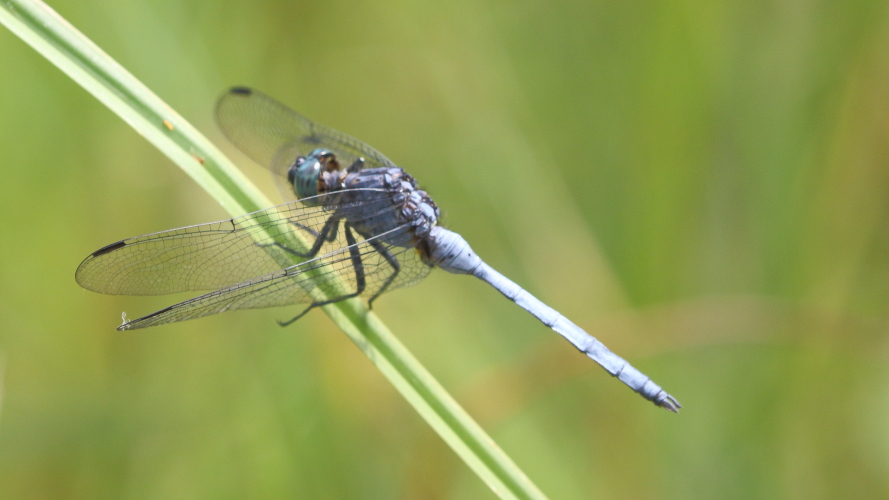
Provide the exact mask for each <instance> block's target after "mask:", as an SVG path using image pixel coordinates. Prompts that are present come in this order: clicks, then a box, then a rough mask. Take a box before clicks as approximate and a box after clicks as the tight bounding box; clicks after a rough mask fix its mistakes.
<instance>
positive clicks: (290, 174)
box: [287, 156, 306, 186]
mask: <svg viewBox="0 0 889 500" xmlns="http://www.w3.org/2000/svg"><path fill="white" fill-rule="evenodd" d="M305 161H306V158H305V157H304V156H299V157H297V158H296V161H295V162H293V165H290V168H289V169H287V182H289V183H290V185H291V186H292V185H293V181H294V180H296V172H297V171H298V170H299V166H300V165H302V164H303V162H305Z"/></svg>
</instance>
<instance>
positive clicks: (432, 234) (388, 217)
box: [75, 87, 682, 412]
mask: <svg viewBox="0 0 889 500" xmlns="http://www.w3.org/2000/svg"><path fill="white" fill-rule="evenodd" d="M215 114H216V121H217V123H218V124H219V126H220V128H221V129H222V131H223V134H224V135H225V136H226V138H227V139H228V140H229V141H230V142H232V143H233V144H234V145H235V146H236V147H237V148H238V149H240V150H241V151H242V152H243V153H245V154H246V155H247V156H248V157H250V158H251V159H252V160H254V161H255V162H257V163H258V164H260V165H262V166H264V167H266V168H267V169H269V170H270V171H271V172H272V173H273V174H274V177H275V180H276V184H277V186H278V189H279V190H280V191H281V194H282V195H283V196H284V198H285V200H287V202H286V203H284V204H282V205H279V206H276V207H272V208H268V209H265V210H260V211H257V212H253V213H249V214H246V215H243V216H240V217H236V218H233V219H228V220H224V221H219V222H211V223H207V224H199V225H195V226H188V227H182V228H178V229H170V230H167V231H161V232H158V233H153V234H147V235H144V236H137V237H134V238H129V239H125V240H121V241H118V242H116V243H112V244H110V245H107V246H104V247H102V248H100V249H99V250H96V251H95V252H93V253H92V254H90V255H89V256H88V257H87V258H86V259H84V261H83V262H82V263H81V264H80V266H79V267H78V269H77V272H76V275H75V277H76V280H77V282H78V283H79V284H80V286H82V287H84V288H86V289H88V290H92V291H96V292H100V293H106V294H117V295H161V294H169V293H175V292H185V291H192V292H207V293H204V294H203V295H199V296H197V297H194V298H192V299H189V300H186V301H184V302H180V303H178V304H175V305H172V306H169V307H167V308H164V309H161V310H159V311H156V312H153V313H151V314H148V315H146V316H143V317H140V318H138V319H134V320H131V321H127V320H126V319H125V320H124V323H123V324H122V325H121V326H119V327H118V330H133V329H137V328H146V327H150V326H157V325H163V324H167V323H172V322H176V321H185V320H190V319H195V318H200V317H204V316H208V315H212V314H217V313H222V312H226V311H233V310H238V309H253V308H266V307H280V306H290V305H295V304H307V306H306V307H305V308H304V309H303V310H302V311H301V312H300V313H299V314H298V315H296V316H294V317H293V318H291V319H289V320H287V321H279V322H278V323H279V324H281V325H282V326H286V325H289V324H291V323H293V322H295V321H297V320H298V319H299V318H301V317H302V316H304V315H305V314H306V313H308V312H309V311H310V310H312V309H314V308H317V307H321V306H325V305H328V304H333V303H335V302H339V301H342V300H347V299H351V298H354V297H362V298H365V299H367V300H368V305H369V306H372V305H373V302H374V301H375V300H376V299H377V298H379V297H380V295H382V294H383V293H385V292H388V291H391V290H395V289H397V288H401V287H406V286H410V285H414V284H416V283H417V282H419V281H420V280H422V279H423V278H424V277H425V276H426V275H427V274H429V272H430V271H431V270H432V269H433V268H435V267H438V268H440V269H443V270H445V271H448V272H451V273H455V274H469V275H472V276H475V277H476V278H479V279H481V280H483V281H485V282H487V283H488V284H490V285H491V286H493V287H494V288H495V289H496V290H497V291H499V292H500V293H502V294H503V295H504V296H506V297H507V298H508V299H510V300H511V301H513V302H515V303H516V304H517V305H518V306H519V307H521V308H523V309H525V310H526V311H528V312H529V313H531V314H532V315H533V316H534V317H536V318H537V319H538V320H540V321H541V322H542V323H543V324H544V325H546V326H548V327H549V328H551V329H553V330H555V331H556V332H557V333H559V334H560V335H562V336H563V337H564V338H565V339H567V340H568V341H569V342H570V343H571V344H572V345H574V346H575V347H576V348H577V349H578V350H580V351H581V352H582V353H583V354H585V355H587V356H588V357H590V358H591V359H593V360H594V361H595V362H596V363H598V364H599V365H601V366H602V367H603V368H604V369H605V370H606V371H607V372H608V373H610V374H611V375H612V376H614V377H617V378H618V379H619V380H620V381H622V382H623V383H624V384H626V385H627V386H629V387H630V388H631V389H632V390H634V391H635V392H637V393H638V394H640V395H641V396H642V397H644V398H645V399H647V400H649V401H651V402H653V403H654V404H655V405H657V406H659V407H662V408H665V409H667V410H670V411H673V412H678V410H679V408H681V407H682V405H680V404H679V402H678V401H677V400H676V399H675V398H674V397H673V396H671V395H669V394H668V393H667V392H665V391H664V390H663V389H662V388H661V387H660V386H659V385H657V384H655V383H654V382H653V381H652V380H651V379H650V378H649V377H647V376H646V375H644V374H643V373H642V372H640V371H639V370H637V369H636V368H634V367H633V366H631V365H630V364H629V363H628V362H627V361H626V360H624V359H623V358H621V357H620V356H618V355H617V354H615V353H613V352H612V351H610V350H609V349H608V348H607V347H605V345H604V344H602V342H600V341H598V340H597V339H596V338H594V337H593V336H591V335H589V334H588V333H587V332H585V331H584V330H583V329H581V328H580V327H579V326H577V325H575V324H574V323H572V322H571V321H569V320H568V319H567V318H565V317H564V316H563V315H562V314H560V313H559V312H557V311H556V310H555V309H553V308H551V307H549V306H547V305H546V304H544V303H543V302H541V301H540V300H538V299H537V298H535V297H534V296H533V295H531V294H530V293H528V292H527V291H525V290H524V289H522V288H521V287H520V286H519V285H517V284H515V283H513V282H512V281H510V280H509V279H508V278H506V277H505V276H503V275H502V274H500V273H499V272H497V271H496V270H494V268H492V267H491V266H489V265H488V264H487V263H485V262H484V261H483V260H482V259H481V258H480V257H479V256H478V255H477V254H476V253H475V252H474V251H473V250H472V248H471V247H470V246H469V244H468V243H467V242H466V240H464V239H463V237H461V236H460V235H459V234H457V233H455V232H453V231H450V230H448V229H445V228H443V227H442V226H441V225H440V224H439V223H438V222H439V218H440V215H441V212H440V210H439V208H438V206H437V205H436V204H435V202H434V201H433V200H432V198H431V197H430V196H429V194H428V193H426V192H425V191H423V190H422V189H420V188H419V187H418V184H417V181H416V180H415V179H414V178H413V177H412V176H411V175H410V174H408V173H407V172H405V171H404V170H403V169H401V168H400V167H398V166H396V165H395V164H394V163H393V162H392V161H390V160H389V159H388V158H387V157H385V156H384V155H383V154H381V153H380V152H379V151H377V150H376V149H374V148H372V147H371V146H369V145H367V144H365V143H364V142H361V141H359V140H357V139H354V138H352V137H350V136H348V135H346V134H343V133H341V132H338V131H336V130H333V129H331V128H329V127H326V126H324V125H321V124H318V123H314V122H312V121H310V120H309V119H307V118H305V117H303V116H302V115H300V114H299V113H297V112H296V111H293V110H292V109H290V108H289V107H287V106H286V105H284V104H282V103H280V102H278V101H276V100H275V99H273V98H271V97H269V96H267V95H265V94H263V93H261V92H259V91H257V90H253V89H250V88H246V87H234V88H232V89H230V90H229V91H228V92H227V93H225V94H224V95H223V96H222V97H221V98H220V99H219V101H218V103H217V105H216V112H215Z"/></svg>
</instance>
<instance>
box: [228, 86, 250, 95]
mask: <svg viewBox="0 0 889 500" xmlns="http://www.w3.org/2000/svg"><path fill="white" fill-rule="evenodd" d="M229 92H231V93H232V94H241V95H250V94H252V93H253V90H251V89H249V88H247V87H232V88H231V90H229Z"/></svg>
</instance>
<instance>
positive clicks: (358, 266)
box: [278, 222, 367, 326]
mask: <svg viewBox="0 0 889 500" xmlns="http://www.w3.org/2000/svg"><path fill="white" fill-rule="evenodd" d="M344 230H345V233H346V244H348V245H349V258H350V260H351V261H352V268H353V269H354V270H355V292H354V293H350V294H347V295H343V296H340V297H337V298H334V299H330V300H324V301H321V302H312V303H311V304H309V307H307V308H305V310H304V311H303V312H301V313H299V314H298V315H296V317H294V318H292V319H290V320H288V321H278V324H279V325H281V326H287V325H289V324H291V323H293V322H294V321H296V320H298V319H299V318H302V317H303V316H305V315H306V313H307V312H309V311H311V310H312V309H314V308H316V307H321V306H326V305H327V304H333V303H334V302H340V301H343V300H346V299H351V298H352V297H357V296H359V295H361V294H362V293H363V292H364V288H365V287H366V286H367V280H366V279H365V275H364V263H363V262H362V261H361V251H360V250H359V249H358V245H357V244H356V242H355V235H353V234H352V228H351V227H349V223H348V222H347V223H345V224H344Z"/></svg>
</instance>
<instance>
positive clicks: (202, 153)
mask: <svg viewBox="0 0 889 500" xmlns="http://www.w3.org/2000/svg"><path fill="white" fill-rule="evenodd" d="M0 23H2V24H3V25H5V26H6V27H7V28H9V29H10V30H11V31H12V32H13V33H15V34H16V35H17V36H19V37H20V38H21V39H22V40H24V41H25V42H26V43H28V44H29V45H30V46H31V47H33V48H34V49H35V50H37V52H39V53H40V54H41V55H43V56H44V57H45V58H47V59H48V60H49V61H51V62H52V63H53V64H55V65H56V66H57V67H59V69H61V70H62V71H63V72H65V74H67V75H68V76H69V77H71V78H72V79H73V80H74V81H76V82H77V83H78V84H80V85H81V86H82V87H83V88H85V89H86V90H87V91H89V92H90V93H91V94H93V96H95V97H96V98H97V99H99V101H101V102H102V103H103V104H105V105H106V106H108V107H109V108H110V109H111V110H112V111H114V112H115V113H117V114H118V115H119V116H120V117H121V118H123V119H124V121H126V122H127V123H129V124H130V126H132V127H133V128H134V129H136V131H137V132H138V133H140V134H141V135H142V136H144V137H145V138H146V139H148V141H149V142H151V143H152V144H153V145H155V146H156V147H157V148H158V149H160V150H161V151H162V152H163V153H164V154H165V155H167V156H168V157H169V158H170V159H171V160H172V161H173V162H174V163H176V164H177V165H178V166H179V167H180V168H182V169H183V170H184V171H185V172H186V173H187V174H188V175H189V176H190V177H191V178H192V179H194V180H195V182H197V183H198V184H199V185H200V186H201V187H202V188H203V189H204V190H206V191H207V193H209V194H210V196H212V197H213V198H214V199H215V200H216V201H217V202H218V203H219V204H220V205H222V207H223V208H224V209H225V210H226V211H227V212H228V213H229V214H231V215H232V216H233V217H234V216H238V215H241V214H244V213H247V212H253V211H256V210H260V209H262V208H266V207H269V206H271V205H272V203H271V202H270V201H269V200H268V199H267V198H266V197H265V196H263V194H262V193H261V192H260V191H259V190H258V189H257V188H256V187H255V186H253V184H252V183H250V181H249V180H248V179H247V178H246V177H245V176H244V175H243V174H242V173H241V172H240V171H239V170H238V169H237V168H236V167H235V166H234V164H232V162H231V161H230V160H228V159H227V158H226V157H225V156H224V155H223V154H222V153H221V152H220V151H219V150H218V149H217V148H216V147H215V146H214V145H213V144H212V143H211V142H210V141H208V140H207V139H206V138H205V137H204V136H203V135H202V134H201V133H200V132H198V131H197V130H196V129H195V128H194V127H192V126H191V125H190V124H189V123H188V122H187V121H185V120H184V119H183V118H182V117H181V116H179V114H178V113H176V112H175V111H173V109H171V108H170V107H169V106H167V105H166V104H165V103H164V102H163V101H161V100H160V99H159V98H158V97H157V96H156V95H154V93H152V92H151V91H150V90H149V89H148V88H147V87H145V85H143V84H142V83H141V82H139V81H138V80H136V78H135V77H133V76H132V75H131V74H130V73H129V72H127V71H126V70H125V69H124V68H123V67H122V66H120V65H119V64H117V63H116V62H115V61H114V60H113V59H111V57H109V56H108V55H107V54H105V53H104V52H103V51H102V50H101V49H100V48H99V47H97V46H96V45H95V44H93V43H92V42H91V41H90V40H89V39H87V38H86V37H85V36H84V35H83V34H81V33H80V32H79V31H77V29H75V28H74V27H73V26H71V25H70V24H69V23H68V22H67V21H65V20H64V19H63V18H62V17H61V16H59V15H58V14H57V13H56V12H55V11H53V10H52V9H51V8H49V7H48V6H47V5H46V4H44V3H42V2H39V1H34V0H7V1H4V2H2V3H0ZM324 311H325V312H326V313H327V314H328V315H329V316H330V318H331V319H332V320H333V321H334V323H336V324H337V326H339V327H340V328H341V329H342V330H343V331H344V332H345V333H346V335H348V336H349V338H350V339H352V341H353V342H354V343H355V344H356V345H357V346H358V347H359V348H360V349H361V350H362V351H364V353H365V354H366V355H367V357H368V358H370V360H371V361H372V362H373V363H374V364H375V365H376V366H377V368H379V370H380V371H381V372H382V373H383V375H385V376H386V378H387V379H389V381H390V382H391V383H392V385H394V386H395V388H396V389H397V390H398V391H399V392H400V393H401V394H402V396H404V398H405V399H406V400H407V401H408V402H409V403H410V404H411V405H412V406H413V407H414V409H416V410H417V412H418V413H419V414H420V415H421V416H422V417H423V418H424V419H425V420H426V422H428V423H429V425H430V426H432V428H433V429H435V431H436V432H437V433H438V434H439V435H440V436H441V437H442V439H444V440H445V442H447V443H448V445H450V447H451V448H452V449H453V450H454V451H455V452H456V453H457V455H459V456H460V458H462V459H463V460H464V461H465V462H466V464H467V465H469V467H470V468H471V469H472V470H473V471H475V473H476V474H477V475H478V476H479V477H480V478H481V479H482V480H483V481H484V482H485V483H486V484H487V485H488V486H489V487H490V488H491V489H492V490H493V491H494V492H495V493H496V494H497V495H498V496H500V498H521V499H542V498H545V496H544V495H543V493H542V492H541V491H540V490H539V489H538V488H537V487H536V486H535V485H534V484H533V483H532V482H531V481H530V480H529V479H528V478H527V477H526V476H525V474H524V473H522V471H521V470H520V469H519V468H518V466H516V465H515V463H513V461H512V460H511V459H510V458H509V457H508V456H507V455H506V454H505V453H504V452H503V451H502V450H501V449H500V448H499V447H498V446H497V445H496V443H494V441H493V440H492V439H491V438H490V437H488V435H487V434H485V432H484V431H483V430H482V429H481V427H479V426H478V424H477V423H475V421H474V420H472V418H471V417H470V416H469V415H468V414H467V413H466V412H465V411H464V410H463V409H462V408H461V407H460V405H458V404H457V402H456V401H455V400H454V399H453V398H452V397H451V396H450V395H449V394H448V393H447V392H446V391H445V390H444V388H442V387H441V385H440V384H439V383H438V382H437V381H436V380H435V379H434V378H433V377H432V375H430V374H429V372H427V371H426V369H425V368H424V367H423V366H422V365H421V364H420V363H419V362H418V361H417V360H416V359H415V358H414V357H413V355H411V354H410V352H408V350H407V349H406V348H405V347H404V346H403V345H402V344H401V343H400V342H399V341H398V340H397V339H396V338H395V336H394V335H393V334H392V333H391V332H390V331H389V329H388V328H386V327H385V325H384V324H383V323H382V322H381V321H380V320H379V319H378V318H377V317H376V315H374V314H372V313H370V312H369V311H368V310H367V308H366V307H365V306H364V305H363V303H362V302H360V301H358V300H349V301H344V302H339V303H336V304H332V305H329V306H325V307H324Z"/></svg>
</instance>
